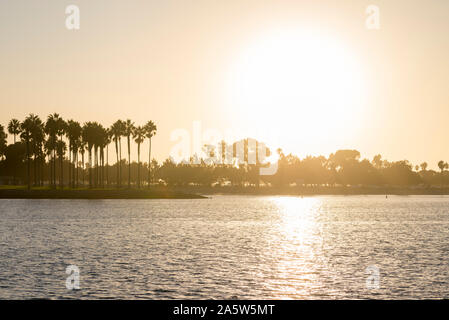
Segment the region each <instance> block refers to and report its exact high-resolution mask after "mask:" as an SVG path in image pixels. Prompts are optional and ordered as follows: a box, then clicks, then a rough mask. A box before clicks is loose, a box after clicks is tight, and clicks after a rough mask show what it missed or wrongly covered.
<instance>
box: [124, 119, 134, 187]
mask: <svg viewBox="0 0 449 320" xmlns="http://www.w3.org/2000/svg"><path fill="white" fill-rule="evenodd" d="M133 131H134V123H133V122H132V121H131V120H129V119H128V120H126V121H125V123H124V131H123V135H124V136H125V137H126V140H127V141H128V188H130V187H131V135H132V134H133Z"/></svg>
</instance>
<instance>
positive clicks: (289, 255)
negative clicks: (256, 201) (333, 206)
mask: <svg viewBox="0 0 449 320" xmlns="http://www.w3.org/2000/svg"><path fill="white" fill-rule="evenodd" d="M271 201H272V203H273V205H275V206H276V208H277V213H278V215H279V216H278V219H279V220H278V221H279V223H278V230H277V235H278V236H279V239H281V242H280V243H278V245H277V246H276V247H275V248H274V250H276V252H275V253H273V254H275V255H276V256H277V257H281V258H280V259H278V260H277V262H276V264H275V266H274V267H275V269H276V271H275V273H274V274H275V276H274V279H272V281H271V282H270V287H271V289H273V291H274V292H276V293H277V294H276V296H274V297H273V298H275V299H298V298H307V297H309V296H310V292H311V291H312V289H316V288H317V286H318V287H319V286H321V285H322V283H321V279H320V276H319V275H320V270H321V269H322V268H323V267H325V263H324V259H322V258H323V256H322V247H323V238H322V225H321V223H320V222H319V220H318V218H319V213H320V207H321V205H322V201H323V200H322V199H321V198H313V197H308V198H299V197H276V198H273V199H271ZM281 279H283V280H281ZM285 279H287V281H285ZM315 291H316V290H315Z"/></svg>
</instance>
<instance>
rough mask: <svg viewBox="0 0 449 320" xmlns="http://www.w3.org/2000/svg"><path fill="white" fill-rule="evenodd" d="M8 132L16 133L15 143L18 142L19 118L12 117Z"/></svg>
mask: <svg viewBox="0 0 449 320" xmlns="http://www.w3.org/2000/svg"><path fill="white" fill-rule="evenodd" d="M8 132H9V133H10V134H12V135H14V144H16V136H17V135H18V134H20V121H19V120H17V119H11V121H9V123H8Z"/></svg>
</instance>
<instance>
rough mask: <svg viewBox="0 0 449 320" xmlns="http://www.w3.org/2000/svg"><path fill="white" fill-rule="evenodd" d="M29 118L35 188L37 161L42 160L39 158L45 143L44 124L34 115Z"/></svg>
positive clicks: (37, 183)
mask: <svg viewBox="0 0 449 320" xmlns="http://www.w3.org/2000/svg"><path fill="white" fill-rule="evenodd" d="M29 117H30V119H31V122H32V131H31V147H32V154H33V164H34V185H35V186H37V185H39V184H40V183H39V182H38V172H39V170H38V165H39V161H40V160H42V157H41V155H42V154H43V152H42V148H43V145H44V141H45V134H44V124H43V122H42V120H41V119H40V118H39V117H38V116H36V115H30V116H29ZM41 162H42V161H41Z"/></svg>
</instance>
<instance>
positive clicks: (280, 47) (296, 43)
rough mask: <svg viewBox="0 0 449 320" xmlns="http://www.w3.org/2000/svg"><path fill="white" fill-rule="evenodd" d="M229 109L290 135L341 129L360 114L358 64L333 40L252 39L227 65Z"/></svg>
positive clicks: (290, 35)
mask: <svg viewBox="0 0 449 320" xmlns="http://www.w3.org/2000/svg"><path fill="white" fill-rule="evenodd" d="M228 80H229V85H228V88H229V93H228V97H229V98H230V101H229V102H230V105H231V106H233V108H237V109H236V110H238V113H239V116H244V118H246V119H249V120H250V121H252V122H253V123H254V122H256V123H257V125H260V126H262V127H263V126H265V125H267V124H270V125H271V126H274V127H275V128H277V129H282V131H283V132H286V131H287V132H288V131H289V130H292V129H294V132H295V133H300V134H301V133H310V132H314V136H315V137H316V134H317V132H318V131H321V132H323V134H328V131H329V130H333V129H334V130H335V129H340V131H341V130H346V128H347V126H348V123H349V122H352V121H355V120H356V119H358V117H359V116H360V113H361V111H360V110H359V109H360V108H359V101H360V97H361V95H362V89H363V86H362V83H363V82H362V77H361V70H360V66H358V64H357V61H356V59H355V58H354V57H353V55H352V54H351V53H350V50H349V49H348V48H346V47H345V46H344V45H342V44H341V43H339V42H338V41H337V40H336V39H334V38H332V37H329V36H326V35H322V34H314V33H311V32H305V31H302V30H291V31H277V32H272V33H270V34H268V35H267V34H265V35H263V36H261V37H259V38H257V39H256V40H255V41H253V42H252V43H251V44H250V45H249V46H248V47H247V48H246V49H245V50H243V52H241V53H240V55H239V56H238V58H237V59H236V61H235V63H234V65H233V66H232V67H231V71H230V76H229V78H228Z"/></svg>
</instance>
